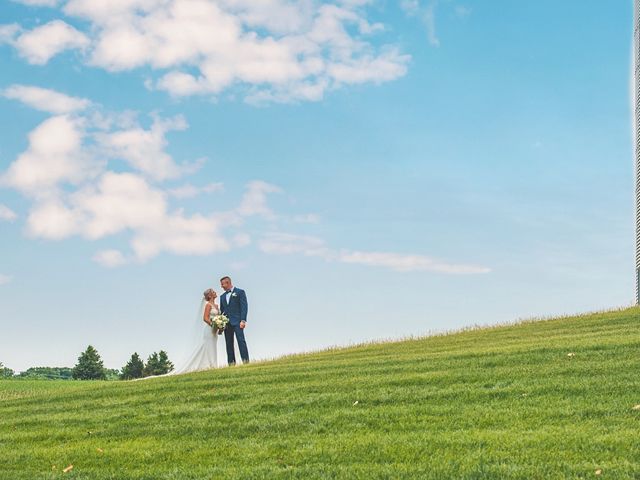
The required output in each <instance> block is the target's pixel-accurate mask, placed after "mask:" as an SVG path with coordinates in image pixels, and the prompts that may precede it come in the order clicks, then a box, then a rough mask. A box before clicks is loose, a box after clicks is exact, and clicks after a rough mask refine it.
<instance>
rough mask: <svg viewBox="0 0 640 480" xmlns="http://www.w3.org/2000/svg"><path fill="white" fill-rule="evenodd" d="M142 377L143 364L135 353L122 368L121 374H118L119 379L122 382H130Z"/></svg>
mask: <svg viewBox="0 0 640 480" xmlns="http://www.w3.org/2000/svg"><path fill="white" fill-rule="evenodd" d="M143 375H144V363H143V362H142V359H141V358H140V355H138V352H135V353H134V354H133V355H131V358H130V359H129V361H128V362H127V364H126V365H125V366H124V367H122V373H121V374H120V378H121V379H122V380H131V379H132V378H142V377H143Z"/></svg>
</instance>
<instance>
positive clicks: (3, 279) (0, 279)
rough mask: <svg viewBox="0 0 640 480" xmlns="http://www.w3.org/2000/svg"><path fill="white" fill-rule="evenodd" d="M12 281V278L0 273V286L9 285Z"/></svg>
mask: <svg viewBox="0 0 640 480" xmlns="http://www.w3.org/2000/svg"><path fill="white" fill-rule="evenodd" d="M12 280H13V277H10V276H9V275H4V274H2V273H0V285H6V284H7V283H11V281H12Z"/></svg>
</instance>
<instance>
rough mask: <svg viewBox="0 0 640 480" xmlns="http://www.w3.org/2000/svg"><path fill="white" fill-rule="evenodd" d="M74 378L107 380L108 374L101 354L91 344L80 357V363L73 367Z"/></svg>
mask: <svg viewBox="0 0 640 480" xmlns="http://www.w3.org/2000/svg"><path fill="white" fill-rule="evenodd" d="M73 378H74V379H76V380H106V378H107V375H106V372H105V368H104V364H103V363H102V359H101V358H100V354H99V353H98V351H97V350H96V349H95V348H93V347H92V346H91V345H89V346H88V347H87V349H86V350H85V351H84V352H82V353H81V354H80V356H79V357H78V363H76V366H75V367H73Z"/></svg>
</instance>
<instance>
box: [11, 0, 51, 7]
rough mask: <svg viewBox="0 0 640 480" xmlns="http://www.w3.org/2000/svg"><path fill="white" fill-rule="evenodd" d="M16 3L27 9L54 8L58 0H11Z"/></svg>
mask: <svg viewBox="0 0 640 480" xmlns="http://www.w3.org/2000/svg"><path fill="white" fill-rule="evenodd" d="M13 1H14V2H16V3H22V4H23V5H27V6H29V7H55V6H57V5H58V3H59V2H58V0H13Z"/></svg>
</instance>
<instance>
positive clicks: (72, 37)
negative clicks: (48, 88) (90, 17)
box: [0, 20, 90, 65]
mask: <svg viewBox="0 0 640 480" xmlns="http://www.w3.org/2000/svg"><path fill="white" fill-rule="evenodd" d="M0 43H9V44H10V45H13V47H15V49H16V50H17V51H18V54H19V55H20V56H21V57H23V58H24V59H25V60H26V61H27V62H28V63H30V64H32V65H44V64H46V63H47V62H48V61H49V60H51V59H52V58H53V57H55V56H56V55H58V54H60V53H62V52H64V51H65V50H80V51H84V49H85V48H87V47H88V46H89V44H90V40H89V37H88V36H87V35H85V34H84V33H82V32H81V31H79V30H77V29H76V28H74V27H73V26H71V25H69V24H68V23H66V22H64V21H62V20H52V21H51V22H48V23H45V24H44V25H40V26H38V27H35V28H33V29H32V30H24V29H22V28H21V27H20V26H18V25H15V24H11V25H0Z"/></svg>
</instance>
